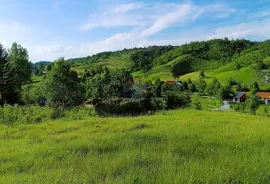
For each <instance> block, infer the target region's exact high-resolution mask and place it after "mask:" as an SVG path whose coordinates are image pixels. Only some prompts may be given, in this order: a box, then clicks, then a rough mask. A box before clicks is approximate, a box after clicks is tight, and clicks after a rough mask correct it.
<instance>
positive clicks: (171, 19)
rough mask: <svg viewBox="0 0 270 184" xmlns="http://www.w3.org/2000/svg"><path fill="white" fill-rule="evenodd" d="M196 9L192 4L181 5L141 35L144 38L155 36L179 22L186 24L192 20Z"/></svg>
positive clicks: (161, 17)
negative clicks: (185, 22)
mask: <svg viewBox="0 0 270 184" xmlns="http://www.w3.org/2000/svg"><path fill="white" fill-rule="evenodd" d="M195 10H196V9H194V8H192V5H191V4H183V5H179V6H178V7H177V8H176V9H175V10H173V11H172V12H170V13H167V14H165V15H163V16H160V17H159V18H158V20H156V21H155V22H154V24H153V25H152V26H151V27H149V28H147V29H145V30H144V31H143V32H142V33H141V35H142V36H150V35H153V34H155V33H156V32H159V31H161V30H163V29H165V28H167V27H169V26H170V25H172V24H174V23H177V22H184V21H186V20H188V19H190V18H192V17H193V16H192V14H194V13H195Z"/></svg>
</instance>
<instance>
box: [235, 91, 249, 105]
mask: <svg viewBox="0 0 270 184" xmlns="http://www.w3.org/2000/svg"><path fill="white" fill-rule="evenodd" d="M246 99H247V94H246V92H237V93H236V94H235V95H234V97H233V101H234V102H238V103H240V102H245V101H246Z"/></svg>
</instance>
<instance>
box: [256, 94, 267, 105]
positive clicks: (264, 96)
mask: <svg viewBox="0 0 270 184" xmlns="http://www.w3.org/2000/svg"><path fill="white" fill-rule="evenodd" d="M257 95H258V97H260V98H261V100H262V101H263V102H264V103H265V105H270V92H258V93H257Z"/></svg>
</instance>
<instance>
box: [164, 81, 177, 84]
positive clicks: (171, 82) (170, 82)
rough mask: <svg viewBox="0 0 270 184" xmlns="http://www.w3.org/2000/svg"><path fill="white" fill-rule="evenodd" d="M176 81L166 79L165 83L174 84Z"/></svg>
mask: <svg viewBox="0 0 270 184" xmlns="http://www.w3.org/2000/svg"><path fill="white" fill-rule="evenodd" d="M175 83H176V81H167V82H166V84H175Z"/></svg>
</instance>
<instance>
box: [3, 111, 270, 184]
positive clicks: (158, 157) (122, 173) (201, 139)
mask: <svg viewBox="0 0 270 184" xmlns="http://www.w3.org/2000/svg"><path fill="white" fill-rule="evenodd" d="M209 117H211V118H209ZM243 119H244V120H245V121H243ZM269 132H270V120H269V118H267V117H265V118H264V117H259V116H252V115H247V114H241V113H236V112H207V111H196V112H195V111H193V110H176V111H167V112H161V113H159V114H156V115H154V116H142V117H136V118H98V117H88V118H87V119H84V120H80V121H78V120H77V121H75V120H65V119H62V120H57V121H50V122H47V123H42V124H25V125H24V124H19V125H13V126H6V125H3V124H1V125H0V137H1V139H0V150H2V151H1V155H0V161H1V165H0V173H1V177H0V183H168V181H170V182H171V183H226V182H227V183H232V182H233V183H268V182H269V175H270V166H269V164H268V163H269V162H270V157H269V153H270V141H269Z"/></svg>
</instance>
